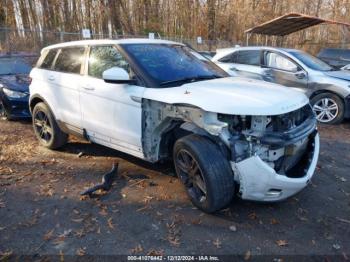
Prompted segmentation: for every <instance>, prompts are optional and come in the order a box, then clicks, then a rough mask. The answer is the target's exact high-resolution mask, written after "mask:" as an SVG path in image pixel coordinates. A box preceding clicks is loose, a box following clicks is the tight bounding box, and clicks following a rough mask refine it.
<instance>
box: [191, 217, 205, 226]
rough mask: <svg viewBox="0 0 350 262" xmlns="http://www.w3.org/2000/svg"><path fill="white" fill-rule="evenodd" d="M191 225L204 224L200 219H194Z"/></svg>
mask: <svg viewBox="0 0 350 262" xmlns="http://www.w3.org/2000/svg"><path fill="white" fill-rule="evenodd" d="M191 223H192V224H193V225H200V224H202V220H201V219H200V218H198V219H192V221H191Z"/></svg>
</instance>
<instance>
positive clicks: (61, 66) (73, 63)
mask: <svg viewBox="0 0 350 262" xmlns="http://www.w3.org/2000/svg"><path fill="white" fill-rule="evenodd" d="M84 51H85V48H84V47H69V48H63V49H61V52H60V53H59V55H58V57H57V60H56V62H55V66H54V69H55V70H56V71H60V72H66V73H74V74H79V73H80V69H81V65H82V63H83V60H84Z"/></svg>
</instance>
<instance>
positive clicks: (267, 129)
mask: <svg viewBox="0 0 350 262" xmlns="http://www.w3.org/2000/svg"><path fill="white" fill-rule="evenodd" d="M142 110H143V123H142V125H143V126H142V130H143V132H144V133H143V140H142V142H143V150H144V154H145V156H146V158H147V159H148V160H149V161H152V162H155V161H158V160H159V159H162V158H165V157H167V156H168V155H169V154H170V153H169V151H168V148H169V147H170V145H171V143H172V139H171V137H172V136H173V135H174V133H173V132H174V130H179V129H180V130H184V131H187V132H189V133H196V134H199V135H203V136H207V137H209V138H210V139H212V140H213V141H214V142H215V143H216V144H217V145H218V146H219V147H220V148H221V149H222V151H223V153H224V155H226V156H227V158H228V159H229V161H230V162H231V166H232V170H233V174H234V176H235V180H236V181H237V183H238V184H240V193H241V195H242V198H245V199H252V200H263V201H265V200H267V201H269V199H270V197H271V201H272V200H279V199H282V198H286V197H288V196H290V195H292V194H294V193H296V192H297V191H299V190H301V189H302V188H303V187H305V186H306V184H307V183H308V182H309V179H310V178H311V176H312V175H313V171H314V169H315V166H316V162H317V159H318V148H319V144H318V141H319V140H318V139H319V138H318V135H317V128H316V119H315V117H314V113H313V111H312V109H311V106H310V105H309V104H306V105H305V106H303V107H301V108H299V109H297V110H295V111H292V112H289V113H286V114H282V115H272V116H245V115H226V114H217V113H211V112H205V111H203V110H201V109H200V108H196V107H191V106H188V105H169V104H165V103H161V102H156V101H151V100H145V101H143V109H142ZM316 142H317V143H316ZM316 151H317V152H316ZM281 179H282V180H283V183H285V184H286V185H284V184H283V183H282V184H281V181H280V180H281ZM298 179H299V180H298ZM295 183H297V184H298V185H295ZM289 185H291V186H292V188H290V189H288V190H284V189H283V188H288V186H289ZM283 190H284V191H285V192H283V194H282V191H283Z"/></svg>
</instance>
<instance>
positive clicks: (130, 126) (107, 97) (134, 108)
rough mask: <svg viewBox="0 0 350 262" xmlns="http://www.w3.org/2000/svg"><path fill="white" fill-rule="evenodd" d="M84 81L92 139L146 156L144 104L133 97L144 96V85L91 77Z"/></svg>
mask: <svg viewBox="0 0 350 262" xmlns="http://www.w3.org/2000/svg"><path fill="white" fill-rule="evenodd" d="M81 81H82V83H83V84H82V88H81V90H80V105H81V117H82V122H83V127H84V128H85V129H86V131H87V135H88V136H89V138H90V139H91V140H92V141H94V142H96V143H98V142H100V143H101V142H103V143H104V144H106V143H107V144H112V145H113V147H114V148H115V147H118V150H120V151H123V152H126V153H129V154H133V155H136V156H138V157H140V156H141V157H142V156H143V155H142V146H141V115H142V114H141V103H140V102H135V101H134V100H132V97H133V96H135V97H142V94H143V92H144V87H140V86H131V85H126V84H110V83H106V82H105V81H104V80H103V79H98V78H94V77H89V76H84V77H82V79H81Z"/></svg>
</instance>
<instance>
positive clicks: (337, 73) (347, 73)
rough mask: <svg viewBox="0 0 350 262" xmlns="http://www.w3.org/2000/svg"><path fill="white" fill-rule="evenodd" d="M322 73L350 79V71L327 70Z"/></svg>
mask: <svg viewBox="0 0 350 262" xmlns="http://www.w3.org/2000/svg"><path fill="white" fill-rule="evenodd" d="M324 74H325V75H327V76H330V77H334V78H338V79H342V80H347V81H350V71H344V70H339V71H329V72H324Z"/></svg>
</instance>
